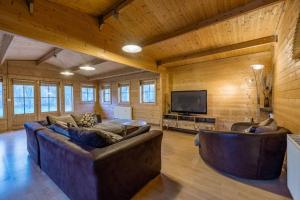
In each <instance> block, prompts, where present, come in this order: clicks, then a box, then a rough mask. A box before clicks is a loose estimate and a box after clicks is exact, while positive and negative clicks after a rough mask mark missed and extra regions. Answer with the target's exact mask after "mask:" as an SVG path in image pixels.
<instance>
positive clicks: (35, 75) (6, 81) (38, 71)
mask: <svg viewBox="0 0 300 200" xmlns="http://www.w3.org/2000/svg"><path fill="white" fill-rule="evenodd" d="M59 72H60V70H59V69H57V68H56V67H54V66H52V65H48V64H45V63H44V64H41V65H39V66H37V65H36V64H35V62H34V61H7V62H5V63H4V64H3V65H1V66H0V77H2V80H3V90H4V91H3V99H4V118H3V119H0V131H6V130H11V129H18V128H22V127H23V124H24V122H26V121H34V120H42V119H45V118H46V116H47V115H48V114H49V113H41V111H40V88H39V85H40V83H41V82H53V83H57V85H58V86H59V87H58V89H59V97H58V101H59V103H58V112H51V115H62V114H65V113H64V90H63V86H64V85H65V84H72V85H73V93H74V112H75V113H80V112H93V111H94V106H95V103H83V102H81V86H82V85H83V84H89V85H91V84H92V85H95V86H96V84H95V83H94V82H89V81H87V79H86V78H85V77H83V76H79V75H75V76H73V77H65V76H63V75H60V73H59ZM14 80H25V81H31V82H32V83H33V84H34V85H35V113H34V114H26V115H14V114H13V90H12V88H13V81H14Z"/></svg>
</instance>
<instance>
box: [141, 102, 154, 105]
mask: <svg viewBox="0 0 300 200" xmlns="http://www.w3.org/2000/svg"><path fill="white" fill-rule="evenodd" d="M140 104H141V105H148V106H157V103H145V102H140Z"/></svg>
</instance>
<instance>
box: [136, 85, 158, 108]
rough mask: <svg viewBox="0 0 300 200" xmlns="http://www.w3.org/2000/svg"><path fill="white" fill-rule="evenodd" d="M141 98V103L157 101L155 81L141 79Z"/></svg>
mask: <svg viewBox="0 0 300 200" xmlns="http://www.w3.org/2000/svg"><path fill="white" fill-rule="evenodd" d="M140 99H141V103H155V100H156V91H155V81H141V86H140Z"/></svg>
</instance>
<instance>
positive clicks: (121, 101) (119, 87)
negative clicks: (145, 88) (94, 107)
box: [118, 83, 130, 104]
mask: <svg viewBox="0 0 300 200" xmlns="http://www.w3.org/2000/svg"><path fill="white" fill-rule="evenodd" d="M124 86H128V101H123V100H122V95H121V93H122V89H121V88H122V87H124ZM118 100H119V104H130V83H119V84H118Z"/></svg>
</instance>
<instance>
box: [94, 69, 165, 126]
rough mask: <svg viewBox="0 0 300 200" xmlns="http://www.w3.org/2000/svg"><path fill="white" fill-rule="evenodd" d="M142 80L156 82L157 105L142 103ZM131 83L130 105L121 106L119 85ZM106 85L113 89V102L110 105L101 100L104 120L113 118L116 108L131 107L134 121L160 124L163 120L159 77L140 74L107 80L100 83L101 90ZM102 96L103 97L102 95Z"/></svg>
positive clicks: (146, 73)
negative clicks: (140, 120)
mask: <svg viewBox="0 0 300 200" xmlns="http://www.w3.org/2000/svg"><path fill="white" fill-rule="evenodd" d="M141 80H156V103H155V104H143V103H140V81H141ZM119 83H129V84H130V103H129V104H128V105H126V104H119V103H118V84H119ZM105 84H109V85H110V87H111V95H112V102H111V103H110V104H107V103H102V101H101V98H100V107H101V114H102V116H103V117H104V118H107V119H112V118H113V109H114V106H117V105H120V106H131V107H132V109H133V119H142V120H145V121H147V122H148V123H151V124H160V120H161V112H160V106H161V102H162V101H161V94H160V81H159V75H158V74H154V73H150V72H144V73H140V74H134V75H128V76H122V77H118V78H112V79H106V80H102V81H100V82H99V88H102V87H103V86H104V85H105ZM100 95H102V94H101V93H100Z"/></svg>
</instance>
